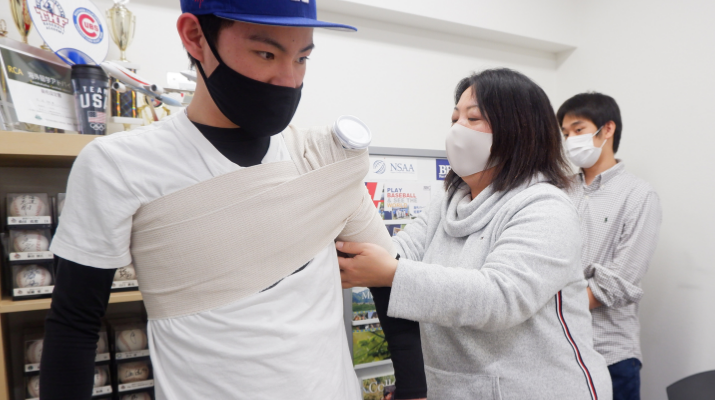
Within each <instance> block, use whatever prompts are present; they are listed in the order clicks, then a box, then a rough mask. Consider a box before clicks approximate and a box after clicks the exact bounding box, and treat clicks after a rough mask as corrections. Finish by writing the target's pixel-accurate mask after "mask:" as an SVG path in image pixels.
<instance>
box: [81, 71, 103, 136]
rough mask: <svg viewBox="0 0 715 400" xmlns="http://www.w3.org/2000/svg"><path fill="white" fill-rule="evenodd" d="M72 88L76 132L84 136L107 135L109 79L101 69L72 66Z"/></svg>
mask: <svg viewBox="0 0 715 400" xmlns="http://www.w3.org/2000/svg"><path fill="white" fill-rule="evenodd" d="M72 88H73V89H74V102H75V108H76V110H77V131H78V132H79V133H81V134H84V135H105V134H106V133H107V112H106V111H107V99H108V98H109V96H108V91H109V78H108V77H107V74H105V73H104V70H103V69H102V67H100V66H98V65H89V64H75V65H73V66H72Z"/></svg>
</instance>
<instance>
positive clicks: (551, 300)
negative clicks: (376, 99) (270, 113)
mask: <svg viewBox="0 0 715 400" xmlns="http://www.w3.org/2000/svg"><path fill="white" fill-rule="evenodd" d="M455 103H456V107H455V108H454V111H453V112H452V127H451V129H450V130H449V132H448V134H447V140H446V149H447V156H448V158H449V162H450V164H451V166H452V171H451V172H450V173H449V175H448V176H447V178H446V180H445V189H446V192H445V195H444V197H443V198H442V199H441V200H435V201H433V203H432V205H431V207H430V209H429V210H427V211H425V212H423V213H422V214H421V215H420V216H419V217H418V219H417V220H416V221H414V222H413V223H411V224H409V225H407V228H405V229H404V230H402V231H401V232H399V233H398V234H397V235H396V236H395V237H394V238H393V240H394V243H395V245H396V246H397V248H398V252H399V254H400V256H401V258H400V259H399V260H395V259H394V258H392V257H390V255H389V254H388V253H387V252H386V251H384V250H382V249H381V248H378V247H377V246H373V245H370V244H362V243H340V242H339V243H337V244H336V246H337V248H338V249H339V250H340V251H342V252H344V253H348V254H354V255H355V256H354V257H353V258H341V259H340V267H341V274H342V280H343V286H344V287H352V286H367V287H391V293H390V300H389V308H388V310H387V315H388V316H389V317H395V318H403V319H407V320H413V321H418V322H419V328H420V329H419V331H420V334H421V340H422V351H423V354H424V364H425V373H426V376H427V388H428V393H429V395H428V396H429V399H430V400H435V399H436V400H439V399H503V400H507V399H549V400H552V399H570V400H596V399H599V400H607V399H611V382H610V377H609V374H608V370H607V368H606V363H605V361H604V359H603V357H601V355H599V354H598V353H597V352H596V351H594V349H593V335H592V328H591V317H590V314H589V310H588V297H587V295H586V286H587V283H586V280H585V279H584V277H583V272H582V270H581V266H580V257H581V239H580V238H581V235H580V230H579V220H578V214H577V212H576V209H575V208H574V206H573V205H572V204H571V202H570V201H569V199H568V197H567V196H566V195H565V194H564V193H563V192H562V190H561V189H562V188H564V187H566V186H567V185H568V178H567V171H568V165H567V162H566V159H565V156H564V154H563V150H562V144H561V137H560V130H559V126H558V124H557V122H556V119H555V116H554V111H553V109H552V108H551V105H550V103H549V99H548V97H547V96H546V94H545V93H544V91H543V90H542V89H541V88H540V87H539V86H538V85H536V84H535V83H534V82H532V81H531V80H530V79H528V78H527V77H525V76H524V75H522V74H520V73H518V72H515V71H511V70H507V69H496V70H487V71H484V72H481V73H479V74H476V75H473V76H470V77H468V78H465V79H463V80H462V81H461V82H460V83H459V85H458V86H457V90H456V95H455ZM380 317H382V318H384V316H383V315H380ZM389 340H390V337H389V335H388V341H389ZM396 368H397V366H396ZM396 372H399V371H396Z"/></svg>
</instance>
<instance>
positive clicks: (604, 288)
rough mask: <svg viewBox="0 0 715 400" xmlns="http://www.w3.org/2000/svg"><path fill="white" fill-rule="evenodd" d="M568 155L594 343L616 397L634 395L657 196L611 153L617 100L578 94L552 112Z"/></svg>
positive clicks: (617, 136)
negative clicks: (575, 169) (641, 306)
mask: <svg viewBox="0 0 715 400" xmlns="http://www.w3.org/2000/svg"><path fill="white" fill-rule="evenodd" d="M557 119H558V121H559V123H560V124H561V130H562V132H563V135H564V138H566V143H565V144H566V150H567V153H568V156H569V158H570V159H571V161H572V162H573V163H574V164H575V165H576V166H577V167H580V169H581V170H580V172H579V173H578V174H576V176H575V185H574V186H573V188H572V190H570V191H569V195H570V196H571V200H572V201H573V203H574V204H575V205H576V207H577V208H578V211H579V214H580V216H581V235H582V237H583V253H582V256H581V264H582V266H583V270H584V275H585V277H586V279H587V280H588V298H589V307H590V309H591V314H592V315H593V329H594V346H595V349H596V350H597V351H598V352H599V353H601V354H602V355H603V357H605V359H606V362H607V363H608V369H609V371H610V373H611V379H612V381H613V398H614V399H615V400H638V399H640V369H641V365H642V364H641V359H642V355H641V348H640V323H639V321H638V303H639V301H640V300H641V297H642V296H643V289H641V287H640V284H641V280H642V279H643V276H644V275H645V273H646V271H647V270H648V265H649V264H650V260H651V257H652V256H653V252H654V251H655V247H656V243H657V241H658V231H659V229H660V223H661V208H660V200H659V198H658V194H657V193H656V192H655V190H653V188H652V187H651V186H650V185H649V184H648V183H647V182H645V181H643V180H642V179H640V178H638V177H636V176H634V175H632V174H631V173H629V172H627V171H626V167H625V165H624V163H623V162H622V161H620V160H617V159H616V158H615V154H616V152H617V151H618V146H619V144H620V141H621V132H622V130H623V124H622V122H621V112H620V110H619V108H618V104H616V101H615V100H614V99H613V98H612V97H610V96H606V95H604V94H601V93H581V94H578V95H576V96H574V97H572V98H570V99H568V100H567V101H566V102H565V103H564V104H563V105H562V106H561V107H560V108H559V111H558V113H557Z"/></svg>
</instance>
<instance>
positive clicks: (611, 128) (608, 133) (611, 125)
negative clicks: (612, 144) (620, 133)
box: [599, 121, 616, 139]
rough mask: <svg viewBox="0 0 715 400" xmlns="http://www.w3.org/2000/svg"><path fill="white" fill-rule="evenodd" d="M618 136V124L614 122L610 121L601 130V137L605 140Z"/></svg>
mask: <svg viewBox="0 0 715 400" xmlns="http://www.w3.org/2000/svg"><path fill="white" fill-rule="evenodd" d="M615 134H616V123H615V122H613V121H608V122H606V123H605V124H604V125H603V128H601V135H599V136H601V137H603V138H605V139H610V138H612V137H613V135H615Z"/></svg>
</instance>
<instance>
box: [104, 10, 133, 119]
mask: <svg viewBox="0 0 715 400" xmlns="http://www.w3.org/2000/svg"><path fill="white" fill-rule="evenodd" d="M127 3H129V0H114V6H113V7H112V8H110V9H109V10H107V22H108V23H109V33H110V35H111V36H112V40H113V41H114V44H116V45H117V47H119V51H120V56H119V61H118V62H117V64H119V65H121V66H123V67H124V68H127V69H129V70H131V71H133V72H136V71H137V69H138V66H136V65H133V64H131V63H130V62H129V60H127V47H129V44H130V43H131V42H132V39H134V29H135V28H136V17H135V16H134V14H133V13H132V12H131V11H129V9H128V8H127V7H126V4H127ZM114 81H115V79H114V78H112V82H111V83H114ZM111 109H112V116H113V117H120V118H137V117H138V112H137V94H136V92H135V91H133V90H127V91H126V92H124V93H120V92H118V91H116V90H114V89H112V100H111Z"/></svg>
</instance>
